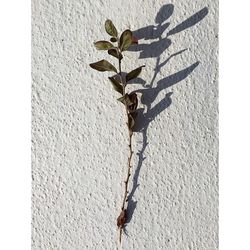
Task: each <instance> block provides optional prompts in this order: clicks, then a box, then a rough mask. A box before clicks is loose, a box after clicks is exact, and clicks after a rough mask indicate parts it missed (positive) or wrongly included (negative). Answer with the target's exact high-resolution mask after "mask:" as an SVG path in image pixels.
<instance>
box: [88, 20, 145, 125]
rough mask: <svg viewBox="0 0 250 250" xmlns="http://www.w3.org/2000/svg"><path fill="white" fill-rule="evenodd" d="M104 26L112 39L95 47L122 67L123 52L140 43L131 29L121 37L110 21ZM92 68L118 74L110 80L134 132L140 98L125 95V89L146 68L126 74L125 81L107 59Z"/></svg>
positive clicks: (125, 31)
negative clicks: (114, 59) (106, 53)
mask: <svg viewBox="0 0 250 250" xmlns="http://www.w3.org/2000/svg"><path fill="white" fill-rule="evenodd" d="M104 26H105V30H106V32H107V34H108V35H109V36H111V37H110V39H109V41H106V40H100V41H97V42H94V46H95V48H96V49H97V50H104V51H107V52H108V54H109V55H111V56H113V57H115V58H117V59H118V61H119V66H120V63H121V60H122V59H123V55H122V52H124V51H126V50H128V48H129V47H130V46H132V45H135V44H137V43H138V41H137V39H136V38H135V37H134V36H133V33H132V31H131V30H129V29H126V30H124V31H123V32H122V33H121V35H120V36H119V34H118V31H117V29H116V27H115V25H114V24H113V22H112V21H111V20H109V19H108V20H106V21H105V24H104ZM90 67H91V68H93V69H95V70H97V71H100V72H105V71H111V72H114V73H116V74H115V75H113V76H110V77H108V79H109V81H110V82H111V84H112V86H113V88H114V90H115V91H117V92H118V93H119V94H121V97H120V98H118V99H117V100H118V101H120V102H122V103H123V104H124V105H125V106H126V109H127V112H128V127H129V129H130V130H132V128H133V127H134V124H135V118H136V108H137V105H138V98H137V95H136V93H131V94H129V93H125V87H126V85H127V84H128V83H129V82H130V81H131V80H133V79H135V78H137V77H138V76H139V74H140V73H141V71H142V68H143V67H145V66H144V65H143V66H140V67H138V68H136V69H134V70H132V71H130V72H129V73H127V74H126V76H125V79H123V77H122V75H121V72H120V67H119V72H118V70H117V68H116V67H115V66H114V65H113V64H112V63H110V62H109V61H107V60H105V59H102V60H100V61H98V62H94V63H91V64H90Z"/></svg>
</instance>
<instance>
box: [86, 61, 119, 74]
mask: <svg viewBox="0 0 250 250" xmlns="http://www.w3.org/2000/svg"><path fill="white" fill-rule="evenodd" d="M89 66H90V67H91V68H92V69H95V70H98V71H114V72H116V73H117V69H116V68H115V67H114V66H113V65H112V64H111V63H109V62H108V61H106V60H101V61H98V62H95V63H91V64H90V65H89Z"/></svg>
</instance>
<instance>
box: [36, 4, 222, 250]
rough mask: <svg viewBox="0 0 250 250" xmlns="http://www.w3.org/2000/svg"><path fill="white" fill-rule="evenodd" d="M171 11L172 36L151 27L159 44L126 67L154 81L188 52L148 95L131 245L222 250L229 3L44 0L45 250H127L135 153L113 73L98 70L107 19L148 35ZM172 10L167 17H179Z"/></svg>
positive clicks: (41, 221) (40, 233) (39, 222)
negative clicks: (221, 87) (220, 131)
mask: <svg viewBox="0 0 250 250" xmlns="http://www.w3.org/2000/svg"><path fill="white" fill-rule="evenodd" d="M165 4H173V7H174V9H173V13H172V15H171V16H170V17H169V19H168V20H167V21H168V22H170V25H169V26H168V28H167V29H166V31H165V32H163V35H162V38H163V39H164V38H165V37H166V34H167V33H168V32H170V31H171V30H172V32H170V34H169V36H168V38H167V39H165V40H162V42H159V37H158V36H157V35H158V32H157V31H154V32H153V33H152V32H151V33H150V27H149V28H148V29H144V30H141V31H140V32H139V33H138V35H139V36H142V37H143V36H145V35H147V36H149V35H150V34H151V35H153V36H154V35H155V36H156V38H155V39H148V40H145V39H141V40H140V41H139V43H140V44H151V45H150V46H143V47H139V48H143V52H125V58H124V60H123V69H124V71H130V70H132V69H134V68H135V67H137V66H139V65H142V64H146V68H144V69H143V73H142V75H141V77H142V78H143V79H144V80H145V81H146V83H147V84H150V82H151V79H152V78H153V75H154V69H155V67H156V62H157V60H158V59H159V60H160V63H162V62H164V61H165V60H166V59H168V58H169V57H170V56H171V55H173V54H175V53H177V52H179V51H181V50H183V49H187V50H186V51H184V52H182V53H180V54H178V55H175V56H173V57H171V58H170V60H169V61H168V62H167V63H166V64H165V65H164V66H163V67H161V69H160V71H159V72H158V73H157V75H156V77H155V80H154V82H153V85H152V88H147V89H146V90H144V94H145V95H144V103H145V104H146V106H145V105H143V104H140V108H145V107H148V108H149V111H148V112H147V114H146V115H145V117H146V118H145V117H144V119H143V120H141V124H142V126H143V127H144V130H143V131H141V132H137V133H135V136H134V139H133V148H134V151H135V154H134V157H133V174H134V173H135V172H136V175H135V176H136V178H135V179H134V187H135V186H136V185H138V187H137V188H136V189H133V197H132V200H131V201H130V214H131V211H132V218H131V220H130V222H129V223H128V225H127V227H126V230H127V234H128V236H124V237H123V243H122V245H123V249H149V250H151V249H171V250H184V249H197V250H212V249H217V248H218V235H217V233H218V225H217V220H218V214H217V212H218V211H217V209H218V166H217V157H218V155H217V150H218V141H217V116H218V110H217V95H218V91H217V78H218V64H217V54H218V47H217V45H218V38H217V34H218V28H217V23H218V19H217V15H218V13H217V11H218V2H217V1H213V0H204V1H199V0H178V1H177V0H172V1H168V2H166V1H162V0H158V1H143V0H137V1H132V0H127V1H121V0H106V1H83V0H70V1H66V0H65V1H59V0H33V1H32V12H33V17H32V18H33V23H32V42H33V48H32V53H33V58H32V71H33V72H32V77H33V85H32V108H33V109H32V113H33V121H32V123H33V130H32V131H33V135H32V136H33V148H32V160H33V173H32V177H33V197H32V200H33V231H32V240H33V243H32V245H33V249H46V250H47V249H60V250H61V249H67V250H72V249H79V250H80V249H116V247H117V246H118V243H117V237H118V231H117V228H116V218H117V216H118V214H119V210H120V205H121V202H122V193H123V188H124V187H123V182H122V181H123V180H124V178H125V172H126V166H127V165H126V164H127V154H128V149H127V130H126V126H125V112H124V107H123V106H122V105H121V104H120V103H118V102H117V101H116V98H118V95H117V93H116V92H114V91H113V90H112V86H111V84H110V83H109V82H108V80H107V76H110V74H109V73H99V72H97V71H94V70H92V69H91V68H90V67H89V66H88V64H89V63H91V62H94V61H97V60H100V59H103V58H105V59H109V57H108V55H107V54H106V53H105V52H100V51H96V50H95V48H94V46H93V41H97V40H101V39H108V35H107V34H106V33H105V31H104V27H103V23H104V21H105V20H106V19H107V18H110V19H112V20H113V22H114V23H115V25H116V26H117V28H118V29H119V30H120V31H121V30H124V29H126V28H130V29H131V30H137V29H139V28H143V27H147V26H150V25H156V22H155V17H156V15H157V13H158V12H159V10H160V8H161V7H162V6H163V5H165ZM170 7H171V6H165V7H164V9H163V10H161V11H160V13H162V14H163V16H161V17H160V16H158V18H157V20H159V19H162V18H164V17H166V14H167V13H169V14H171V13H170V12H171V8H170ZM205 7H206V8H207V10H208V14H207V15H206V9H203V8H205ZM201 9H203V10H202V11H201V12H199V11H200V10H201ZM197 12H199V13H198V14H197V15H196V16H194V17H193V18H192V19H190V20H189V21H187V22H184V23H182V22H183V21H185V20H186V19H187V18H189V17H191V16H192V15H194V14H195V13H197ZM200 19H202V20H200ZM196 21H197V23H195V22H196ZM164 23H166V22H164ZM181 23H182V24H181ZM179 24H181V25H180V26H178V27H177V28H176V29H174V28H175V27H176V26H177V25H179ZM189 26H190V27H189ZM151 28H152V26H151ZM151 30H152V29H151ZM170 42H171V44H170ZM167 45H169V47H168V48H166V46H167ZM161 51H163V52H161ZM157 54H160V57H158V58H157V57H155V56H157ZM139 56H140V57H141V58H140V59H138V57H139ZM145 57H146V58H145ZM109 60H110V61H112V62H113V63H114V64H115V63H116V61H115V60H113V59H109ZM198 62H199V63H198ZM129 89H130V90H135V89H143V86H142V85H141V84H136V85H130V86H129ZM170 92H172V94H170ZM154 107H155V108H154ZM144 112H146V110H145V111H144ZM142 118H143V117H142ZM149 120H150V122H149V124H148V125H147V123H148V121H149ZM145 128H146V129H145ZM146 141H147V143H148V144H147V145H146V144H145V142H146ZM141 150H142V153H141V154H139V156H138V155H137V154H136V153H138V152H141ZM142 158H145V159H144V160H143V161H142ZM141 163H142V164H141ZM138 164H139V167H138ZM136 169H137V170H136ZM138 173H139V175H138ZM132 178H133V175H132ZM131 181H132V179H131ZM132 185H133V184H132V182H130V190H131V189H132Z"/></svg>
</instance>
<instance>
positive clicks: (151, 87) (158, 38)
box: [124, 4, 208, 234]
mask: <svg viewBox="0 0 250 250" xmlns="http://www.w3.org/2000/svg"><path fill="white" fill-rule="evenodd" d="M173 12H174V5H173V4H166V5H163V6H162V7H161V8H160V10H159V11H158V13H157V15H156V17H155V24H154V25H148V26H146V27H143V28H140V29H138V30H135V31H133V34H134V35H135V36H136V37H137V38H138V40H141V39H144V40H153V41H152V42H151V43H149V44H141V43H140V42H139V43H140V44H139V45H137V46H132V47H130V49H129V51H137V52H140V56H139V58H141V59H142V58H156V66H155V69H154V73H153V76H152V79H151V81H150V83H149V84H146V82H145V81H144V80H142V79H141V78H137V79H135V80H136V81H135V83H140V84H142V86H143V88H142V89H139V90H136V91H134V92H137V93H141V94H142V98H141V102H142V104H143V105H144V108H140V109H138V110H137V113H138V115H137V118H136V124H135V128H134V132H140V133H142V147H141V149H140V150H139V152H138V153H137V156H138V164H137V166H136V169H135V173H134V176H133V184H132V189H131V191H130V193H129V195H128V199H127V201H128V206H127V210H126V224H127V223H129V222H130V221H131V219H132V217H133V214H134V211H135V209H136V206H137V201H136V200H135V199H134V194H135V191H136V189H137V188H138V186H139V183H138V180H139V174H140V171H141V167H142V164H143V161H144V160H145V159H146V157H145V155H144V152H145V150H146V148H147V145H148V138H147V132H148V128H149V125H150V122H151V121H153V120H154V119H155V118H156V117H157V116H158V115H159V114H160V113H161V112H162V111H164V110H165V109H166V108H168V107H169V106H170V105H171V103H172V99H171V95H172V94H173V92H168V93H166V94H165V97H164V98H163V99H162V100H161V101H160V102H158V103H157V104H156V105H155V106H154V107H152V104H153V102H154V101H155V99H156V97H157V96H158V94H159V93H160V92H161V91H163V90H166V89H167V88H169V87H170V86H173V85H174V84H177V83H179V82H181V81H182V80H184V79H185V78H186V77H188V76H189V75H190V74H191V73H192V72H193V70H194V69H195V68H196V67H197V66H198V65H199V62H198V61H197V62H195V63H193V64H192V65H190V66H188V67H186V68H184V69H182V70H180V71H178V72H176V73H174V74H172V75H170V76H167V77H165V78H163V79H161V80H159V81H158V82H157V83H155V79H156V77H157V75H158V73H159V72H160V71H161V69H162V68H163V67H164V66H165V65H166V64H167V63H168V62H169V60H171V59H172V58H173V57H175V56H178V55H180V54H182V53H184V52H185V51H186V50H187V49H182V50H180V51H178V52H176V53H174V54H172V55H171V56H169V57H168V58H167V59H166V60H164V61H161V55H162V53H163V52H164V51H165V50H166V49H168V48H169V47H170V46H171V39H170V36H172V35H174V34H177V33H179V32H181V31H184V30H186V29H188V28H190V27H192V26H194V25H195V24H197V23H198V22H200V21H201V20H202V19H203V18H204V17H205V16H206V15H207V14H208V8H207V7H205V8H203V9H201V10H200V11H198V12H197V13H195V14H194V15H192V16H191V17H189V18H188V19H186V20H185V21H183V22H181V23H180V24H178V25H177V26H176V27H174V28H173V29H171V30H170V31H168V32H167V28H168V27H169V25H170V22H167V20H168V19H169V18H170V17H171V15H172V14H173ZM126 224H125V226H126ZM124 232H125V233H126V234H127V230H126V228H124Z"/></svg>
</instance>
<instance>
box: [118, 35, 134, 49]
mask: <svg viewBox="0 0 250 250" xmlns="http://www.w3.org/2000/svg"><path fill="white" fill-rule="evenodd" d="M132 42H133V41H132V32H131V30H125V31H124V32H123V33H122V34H121V37H120V44H119V47H120V49H121V51H124V50H126V49H128V47H129V46H130V45H131V44H132Z"/></svg>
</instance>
